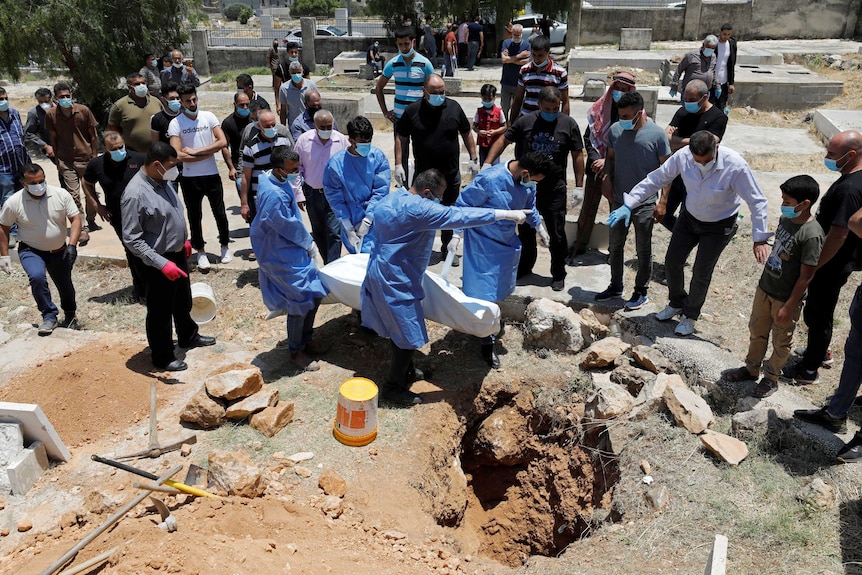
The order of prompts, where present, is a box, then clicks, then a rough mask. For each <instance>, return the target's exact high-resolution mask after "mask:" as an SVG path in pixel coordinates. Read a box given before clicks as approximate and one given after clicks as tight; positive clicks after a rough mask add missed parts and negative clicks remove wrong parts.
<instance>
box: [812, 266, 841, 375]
mask: <svg viewBox="0 0 862 575" xmlns="http://www.w3.org/2000/svg"><path fill="white" fill-rule="evenodd" d="M846 268H847V264H846V263H845V262H843V261H835V258H833V259H832V260H830V261H828V262H827V263H826V264H825V265H824V266H823V267H822V268H820V269H819V270H817V273H816V274H814V278H813V279H812V280H811V283H810V284H808V297H807V298H806V299H805V308H804V310H803V312H802V318H803V319H804V320H805V325H807V326H808V345H807V346H806V348H805V355H804V356H802V367H803V368H805V369H807V370H808V371H814V370H815V369H817V368H818V367H820V364H821V362H822V361H823V356H824V355H826V350H828V349H829V344H830V343H831V342H832V316H833V315H834V314H835V306H837V305H838V296H839V295H841V288H843V287H844V284H846V283H847V279H848V278H849V277H850V272H849V271H847V269H846Z"/></svg>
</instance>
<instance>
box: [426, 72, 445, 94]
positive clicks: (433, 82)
mask: <svg viewBox="0 0 862 575" xmlns="http://www.w3.org/2000/svg"><path fill="white" fill-rule="evenodd" d="M425 89H426V90H427V91H428V92H429V93H431V94H433V93H435V90H439V89H443V90H445V89H446V82H444V81H443V76H441V75H440V74H430V75H429V76H428V77H427V78H425Z"/></svg>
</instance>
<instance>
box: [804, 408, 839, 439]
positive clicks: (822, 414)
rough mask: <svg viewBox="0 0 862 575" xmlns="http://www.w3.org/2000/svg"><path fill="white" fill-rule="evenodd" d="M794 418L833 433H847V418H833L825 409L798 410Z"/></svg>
mask: <svg viewBox="0 0 862 575" xmlns="http://www.w3.org/2000/svg"><path fill="white" fill-rule="evenodd" d="M793 417H795V418H796V419H801V420H802V421H805V422H806V423H813V424H814V425H819V426H820V427H824V428H826V429H828V430H829V431H831V432H832V433H845V432H846V431H847V418H846V417H832V416H831V415H829V412H827V411H826V408H825V407H821V408H820V409H797V410H796V411H794V412H793Z"/></svg>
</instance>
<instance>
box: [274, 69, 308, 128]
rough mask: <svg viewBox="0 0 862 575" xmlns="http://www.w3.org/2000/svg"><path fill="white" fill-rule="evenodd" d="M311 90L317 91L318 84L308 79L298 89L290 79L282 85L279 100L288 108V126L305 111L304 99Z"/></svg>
mask: <svg viewBox="0 0 862 575" xmlns="http://www.w3.org/2000/svg"><path fill="white" fill-rule="evenodd" d="M309 90H317V84H315V83H314V82H312V81H311V80H309V79H307V78H306V79H305V80H303V81H302V87H301V88H297V87H296V84H294V83H293V80H291V79H290V78H288V79H287V80H285V81H284V84H282V85H281V88H280V89H279V91H278V100H279V102H281V105H282V106H287V122H286V125H288V126H290V125H291V124H293V121H294V120H295V119H296V117H297V116H299V115H300V114H301V113H303V112H304V111H305V102H304V101H303V99H302V97H303V96H304V95H305V93H306V92H308V91H309Z"/></svg>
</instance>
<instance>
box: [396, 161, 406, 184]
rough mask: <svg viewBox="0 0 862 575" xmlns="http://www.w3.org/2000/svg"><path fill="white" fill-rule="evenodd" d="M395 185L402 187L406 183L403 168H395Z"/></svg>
mask: <svg viewBox="0 0 862 575" xmlns="http://www.w3.org/2000/svg"><path fill="white" fill-rule="evenodd" d="M393 175H394V176H395V183H396V184H398V185H399V186H403V185H405V184H406V183H407V175H406V174H405V173H404V166H401V165H399V166H395V173H394V174H393Z"/></svg>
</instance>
